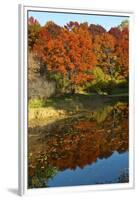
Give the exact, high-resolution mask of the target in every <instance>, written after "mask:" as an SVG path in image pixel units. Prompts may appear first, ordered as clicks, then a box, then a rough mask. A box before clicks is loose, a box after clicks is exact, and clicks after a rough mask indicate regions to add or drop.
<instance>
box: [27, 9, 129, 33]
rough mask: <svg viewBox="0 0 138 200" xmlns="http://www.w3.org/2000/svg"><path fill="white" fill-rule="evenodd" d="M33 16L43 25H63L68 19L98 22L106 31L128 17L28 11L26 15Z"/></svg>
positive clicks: (90, 22)
mask: <svg viewBox="0 0 138 200" xmlns="http://www.w3.org/2000/svg"><path fill="white" fill-rule="evenodd" d="M31 16H32V17H34V18H35V19H37V20H38V21H39V23H40V24H41V25H42V26H43V25H45V24H46V22H47V21H53V22H54V23H56V24H58V25H60V26H64V25H65V24H66V23H68V22H69V21H77V22H79V23H83V22H88V24H99V25H101V26H103V27H104V28H105V29H106V30H107V31H108V30H110V28H111V27H116V26H118V25H119V24H120V23H121V22H122V21H124V20H127V19H129V17H124V16H107V15H106V16H105V15H104V16H103V15H88V14H72V13H55V12H53V13H52V12H51V13H50V12H46V11H44V12H40V11H29V12H28V17H31Z"/></svg>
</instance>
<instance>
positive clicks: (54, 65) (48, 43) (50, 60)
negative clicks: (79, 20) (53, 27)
mask: <svg viewBox="0 0 138 200" xmlns="http://www.w3.org/2000/svg"><path fill="white" fill-rule="evenodd" d="M70 26H71V27H70ZM35 53H36V55H37V57H39V59H41V60H42V61H43V65H44V66H45V73H50V75H53V77H54V79H56V80H60V81H61V80H62V83H63V85H64V84H65V85H66V87H67V89H68V90H69V91H70V92H75V90H76V88H77V86H82V85H83V84H85V82H87V81H89V80H92V78H93V77H92V70H93V68H94V66H95V63H96V58H95V55H94V53H93V43H92V40H91V37H90V34H89V32H88V30H87V29H85V28H82V27H80V26H76V25H75V26H74V24H73V23H72V24H69V25H67V27H65V28H62V30H61V32H60V33H59V34H58V35H57V36H56V37H55V38H53V37H52V36H51V34H50V33H49V32H48V30H47V27H46V26H45V27H43V28H42V29H41V30H40V33H39V39H38V41H37V44H36V45H35Z"/></svg>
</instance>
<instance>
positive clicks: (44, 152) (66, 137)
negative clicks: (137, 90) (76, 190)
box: [28, 99, 128, 188]
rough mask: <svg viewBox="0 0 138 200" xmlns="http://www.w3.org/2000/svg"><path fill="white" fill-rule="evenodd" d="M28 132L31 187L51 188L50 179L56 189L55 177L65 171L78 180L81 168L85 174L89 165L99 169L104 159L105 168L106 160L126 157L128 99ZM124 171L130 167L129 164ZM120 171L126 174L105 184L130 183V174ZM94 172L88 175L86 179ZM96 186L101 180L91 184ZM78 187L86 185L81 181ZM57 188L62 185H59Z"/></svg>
mask: <svg viewBox="0 0 138 200" xmlns="http://www.w3.org/2000/svg"><path fill="white" fill-rule="evenodd" d="M90 111H91V112H90ZM28 131H29V135H30V136H29V154H28V157H29V164H28V172H29V181H28V187H29V188H36V187H49V182H50V181H51V180H53V182H52V184H53V186H54V180H55V178H56V177H58V175H60V174H61V175H62V174H63V172H66V171H68V170H70V171H71V172H73V173H75V174H73V176H75V177H76V179H77V174H78V173H79V170H78V168H79V169H81V170H82V171H83V172H85V169H86V168H87V167H86V166H94V165H95V166H96V165H97V164H98V163H99V160H104V165H106V163H105V162H106V160H109V159H110V158H112V156H113V155H114V152H118V155H121V154H122V155H123V153H124V152H127V151H128V103H127V101H126V99H125V102H124V99H123V101H122V100H120V101H115V100H112V101H109V102H108V103H106V104H104V105H103V106H100V107H98V108H97V109H96V110H94V111H93V110H89V112H88V113H87V112H85V113H81V114H80V115H78V116H74V117H70V118H68V119H63V120H59V121H56V122H55V123H52V124H50V125H46V126H36V127H34V128H29V130H28ZM31 134H33V135H35V136H33V137H32V136H31ZM119 159H120V158H119ZM121 159H123V157H121ZM119 162H120V163H121V161H120V160H119ZM118 165H119V163H118ZM113 167H114V166H113ZM125 168H128V165H127V164H126V166H125ZM91 170H92V169H91ZM101 170H102V166H101ZM119 170H121V172H120V173H122V174H123V175H120V174H117V175H116V179H115V180H113V179H112V180H111V177H109V180H108V177H107V179H106V181H105V180H102V183H111V182H114V183H117V182H128V176H127V173H125V175H124V172H122V170H123V169H122V168H121V165H120V169H119ZM82 171H81V172H80V173H82ZM92 172H93V171H91V172H89V173H86V175H85V179H87V178H89V176H90V173H92ZM102 173H104V171H103V172H102ZM109 174H110V173H109ZM64 181H65V180H64ZM66 182H68V180H66ZM96 183H100V181H99V179H98V178H97V179H95V181H92V180H91V181H90V182H89V184H96ZM77 184H78V185H82V184H85V182H83V180H79V181H78V182H77ZM61 185H62V184H61ZM65 185H66V184H65ZM56 186H60V182H58V184H57V185H56Z"/></svg>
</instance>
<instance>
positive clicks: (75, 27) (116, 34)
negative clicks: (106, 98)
mask: <svg viewBox="0 0 138 200" xmlns="http://www.w3.org/2000/svg"><path fill="white" fill-rule="evenodd" d="M28 51H29V58H31V59H30V62H29V83H30V84H31V82H32V81H33V80H35V78H36V77H37V76H39V77H40V78H42V79H43V80H47V81H48V82H52V81H53V82H52V83H53V84H55V85H54V86H55V87H56V90H55V91H54V95H59V96H60V95H62V94H65V93H70V94H74V93H83V92H84V93H85V92H86V93H93V92H94V93H98V94H102V95H107V94H112V92H113V91H114V90H115V91H119V92H120V91H122V90H121V89H122V88H123V91H126V90H124V88H127V86H128V85H127V84H128V65H129V56H128V54H129V30H128V21H127V20H126V21H123V22H122V23H121V24H120V25H119V26H118V27H112V28H111V29H110V30H109V31H106V30H105V28H104V27H102V26H101V25H95V24H88V23H87V22H85V23H78V22H72V21H71V22H69V23H67V24H66V25H64V26H63V27H61V26H59V25H57V24H55V23H54V22H52V21H48V22H46V24H45V25H44V26H41V25H40V23H39V22H38V21H37V20H36V19H34V18H33V17H30V18H29V19H28ZM34 63H35V64H34ZM47 90H48V87H47ZM51 90H52V88H51ZM49 93H50V91H49ZM48 96H50V95H48Z"/></svg>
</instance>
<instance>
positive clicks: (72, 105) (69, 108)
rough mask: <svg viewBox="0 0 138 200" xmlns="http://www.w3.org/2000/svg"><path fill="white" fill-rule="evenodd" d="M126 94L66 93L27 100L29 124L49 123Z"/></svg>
mask: <svg viewBox="0 0 138 200" xmlns="http://www.w3.org/2000/svg"><path fill="white" fill-rule="evenodd" d="M127 97H128V96H127V94H121V95H119V94H113V95H108V96H107V95H106V96H104V95H103V96H101V95H95V94H88V93H86V94H73V95H71V94H66V95H62V96H60V97H51V98H49V99H45V100H44V99H34V100H30V101H29V126H35V125H36V124H40V123H41V124H43V123H44V124H46V123H51V122H54V121H56V120H59V119H64V118H68V117H71V116H75V115H78V114H83V113H91V112H92V111H94V110H96V109H98V108H99V107H103V106H105V105H106V104H109V102H110V104H112V103H114V102H115V101H117V100H118V99H119V100H123V99H127Z"/></svg>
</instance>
